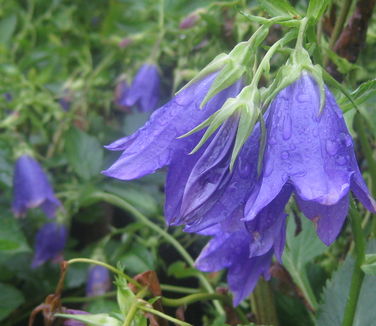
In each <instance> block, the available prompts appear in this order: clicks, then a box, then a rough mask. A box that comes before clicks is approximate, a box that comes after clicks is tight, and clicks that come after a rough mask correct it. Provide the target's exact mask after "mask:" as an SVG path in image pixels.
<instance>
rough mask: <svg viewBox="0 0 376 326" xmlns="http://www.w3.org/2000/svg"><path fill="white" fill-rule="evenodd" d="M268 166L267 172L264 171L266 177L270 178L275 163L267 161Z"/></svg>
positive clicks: (266, 167)
mask: <svg viewBox="0 0 376 326" xmlns="http://www.w3.org/2000/svg"><path fill="white" fill-rule="evenodd" d="M266 162H267V163H266V166H265V171H264V177H268V176H270V175H271V173H272V172H273V162H272V161H269V160H266Z"/></svg>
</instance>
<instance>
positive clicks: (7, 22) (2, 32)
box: [0, 14, 17, 45]
mask: <svg viewBox="0 0 376 326" xmlns="http://www.w3.org/2000/svg"><path fill="white" fill-rule="evenodd" d="M16 26H17V16H16V15H15V14H13V15H9V16H8V17H5V18H4V19H2V20H1V21H0V44H4V45H5V44H7V43H8V42H9V40H10V39H11V37H12V36H13V33H14V31H15V30H16Z"/></svg>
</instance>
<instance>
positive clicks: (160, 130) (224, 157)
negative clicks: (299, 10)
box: [103, 20, 376, 305]
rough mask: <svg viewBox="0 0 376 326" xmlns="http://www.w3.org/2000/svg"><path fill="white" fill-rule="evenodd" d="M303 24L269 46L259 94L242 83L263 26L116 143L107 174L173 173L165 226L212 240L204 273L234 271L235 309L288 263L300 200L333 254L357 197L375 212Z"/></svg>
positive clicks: (201, 263) (202, 260)
mask: <svg viewBox="0 0 376 326" xmlns="http://www.w3.org/2000/svg"><path fill="white" fill-rule="evenodd" d="M306 22H307V21H304V20H303V21H302V23H301V25H302V26H303V28H301V27H300V28H299V33H295V34H294V33H290V34H289V35H287V36H286V37H285V38H284V39H281V40H280V41H277V42H276V44H274V45H273V46H272V47H271V48H270V50H269V51H268V53H267V54H266V55H265V56H264V59H263V60H262V61H261V62H260V64H259V66H258V69H257V71H256V72H255V73H254V74H253V79H252V82H251V83H250V85H248V86H245V87H244V84H243V82H242V77H243V75H244V74H245V73H246V72H247V64H249V62H255V60H253V59H252V55H249V52H251V53H252V52H253V53H254V52H257V51H252V50H253V48H254V46H255V44H256V43H260V42H261V41H262V40H263V38H265V36H266V34H267V33H265V32H264V29H263V28H261V29H259V32H258V33H256V36H253V38H251V39H250V41H248V42H245V43H241V44H240V45H238V46H237V47H235V49H234V50H233V51H232V52H230V53H229V54H227V55H220V56H218V57H217V58H216V59H215V60H214V61H213V62H212V63H211V64H209V65H208V66H207V67H206V68H204V69H203V71H202V72H201V73H200V74H199V76H198V77H197V78H195V79H194V80H193V81H192V82H190V83H188V85H187V86H186V87H184V88H183V89H182V90H181V91H180V92H179V93H178V94H177V95H176V96H175V97H174V98H173V99H172V100H171V101H169V102H168V103H167V104H165V105H164V106H162V107H161V108H159V109H158V110H157V111H155V112H154V113H153V114H152V116H151V118H150V120H149V121H148V122H147V123H146V124H145V125H144V126H143V127H142V128H140V129H139V130H138V131H136V132H135V133H134V134H132V135H130V136H127V137H125V138H122V139H119V140H117V141H115V142H114V143H112V144H110V145H108V146H107V149H109V150H114V151H122V154H121V156H120V157H119V159H118V160H117V161H116V162H115V163H114V164H113V165H112V166H110V167H109V168H108V169H107V170H105V171H103V173H104V174H105V175H107V176H110V177H113V178H117V179H120V180H132V179H136V178H140V177H142V176H144V175H147V174H150V173H153V172H155V171H156V170H158V169H160V168H162V167H165V166H167V167H168V170H167V179H166V187H165V189H166V200H165V216H166V220H167V223H168V224H169V225H184V226H185V228H184V230H185V231H186V232H195V233H198V234H202V235H207V236H210V237H211V240H210V241H209V242H208V244H207V245H206V247H205V248H204V249H203V251H202V252H201V254H200V255H199V257H198V259H197V261H196V266H197V268H198V269H200V270H202V271H205V272H213V271H219V270H221V269H224V268H226V269H227V270H228V274H227V280H228V284H229V288H230V290H231V291H232V292H233V294H234V304H235V305H237V304H239V302H240V301H241V300H243V299H244V298H245V297H247V296H248V295H249V294H250V293H251V292H252V290H253V289H254V287H255V285H256V283H257V281H258V279H259V277H260V276H261V275H262V276H263V277H264V278H265V279H268V278H269V277H270V273H269V268H270V265H271V262H272V259H273V255H275V257H276V258H277V259H278V260H279V261H281V259H282V253H283V249H284V246H285V236H286V230H285V229H286V216H287V215H286V213H285V206H286V204H287V202H288V201H289V199H290V197H291V196H292V195H293V196H294V197H295V200H296V202H297V204H298V206H299V208H300V210H301V211H302V212H303V213H304V214H305V216H306V217H307V218H309V219H311V220H312V221H313V222H314V223H315V225H316V229H317V234H318V236H319V238H320V239H321V240H322V241H323V242H324V243H325V244H326V245H330V244H331V243H332V242H333V241H334V240H335V239H336V237H337V236H338V234H339V233H340V231H341V228H342V226H343V223H344V221H345V218H346V215H347V212H348V206H349V196H350V191H352V192H353V194H354V195H355V197H356V198H357V199H359V200H360V201H361V202H362V204H363V205H364V206H365V208H367V209H368V210H369V211H371V212H376V203H375V201H374V200H373V199H372V197H371V196H370V194H369V191H368V189H367V186H366V184H365V182H364V180H363V178H362V175H361V173H360V171H359V167H358V164H357V161H356V157H355V153H354V144H353V140H352V137H351V135H350V134H349V131H348V129H347V127H346V123H345V121H344V118H343V114H342V111H341V109H340V108H339V107H338V105H337V104H336V101H335V99H334V97H333V94H332V93H331V92H330V90H329V89H328V88H327V87H326V86H325V85H324V82H323V80H322V71H321V68H320V67H319V66H314V65H313V64H312V62H311V60H310V57H309V55H308V52H307V51H306V50H305V49H304V47H303V46H302V44H303V41H302V36H303V35H304V24H306ZM297 35H298V36H297ZM296 36H297V39H298V40H297V46H296V48H295V50H293V51H292V54H291V56H290V58H289V60H288V62H287V64H286V65H285V66H283V67H282V68H281V70H280V73H277V78H276V81H275V82H274V83H273V84H272V85H271V86H270V88H269V89H263V90H260V89H258V81H259V78H260V77H261V75H262V72H263V71H267V70H268V69H269V65H270V63H269V61H270V57H271V56H272V54H273V53H274V52H275V51H276V50H277V49H278V47H279V46H280V45H282V44H283V43H284V42H287V41H289V40H291V38H293V37H296ZM256 45H257V44H256ZM224 72H225V73H224ZM286 72H287V73H286ZM264 107H265V109H263V108H264ZM204 128H206V131H204V130H203V129H204ZM182 135H183V137H181V136H182Z"/></svg>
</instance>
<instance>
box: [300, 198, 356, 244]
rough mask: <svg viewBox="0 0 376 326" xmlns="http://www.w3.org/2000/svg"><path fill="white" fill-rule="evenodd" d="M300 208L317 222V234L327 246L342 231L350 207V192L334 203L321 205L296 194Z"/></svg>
mask: <svg viewBox="0 0 376 326" xmlns="http://www.w3.org/2000/svg"><path fill="white" fill-rule="evenodd" d="M296 200H297V203H298V205H299V208H300V209H301V210H302V212H303V213H304V215H305V216H307V217H308V218H309V219H311V220H312V221H313V222H314V223H315V224H316V231H317V235H318V236H319V238H320V239H321V241H322V242H324V243H325V244H326V245H327V246H329V245H330V244H332V243H333V241H334V240H335V239H336V238H337V236H338V234H339V233H340V231H341V229H342V226H343V223H344V221H345V219H346V216H347V212H348V209H349V194H347V195H345V196H343V197H342V199H341V200H340V201H339V202H338V203H336V204H334V205H329V206H327V205H321V204H319V203H317V202H315V201H305V200H303V199H301V198H300V197H299V195H298V196H296Z"/></svg>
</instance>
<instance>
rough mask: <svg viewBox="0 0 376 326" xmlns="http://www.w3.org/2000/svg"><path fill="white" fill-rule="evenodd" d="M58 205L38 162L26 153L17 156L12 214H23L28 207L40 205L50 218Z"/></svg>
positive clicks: (18, 215)
mask: <svg viewBox="0 0 376 326" xmlns="http://www.w3.org/2000/svg"><path fill="white" fill-rule="evenodd" d="M60 205H61V203H60V202H59V200H58V199H57V198H56V197H55V195H54V192H53V190H52V187H51V184H50V183H49V181H48V179H47V175H46V174H45V172H44V171H43V169H42V167H41V166H40V165H39V163H38V162H37V161H36V160H35V159H34V158H32V157H30V156H28V155H22V156H21V157H19V158H18V160H17V162H16V164H15V167H14V175H13V203H12V208H13V212H14V214H15V215H16V216H17V217H20V216H24V215H25V214H26V212H27V210H28V209H30V208H35V207H41V208H42V210H43V211H44V213H45V214H46V215H47V216H48V217H50V218H52V217H54V216H55V212H56V209H57V207H59V206H60Z"/></svg>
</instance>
